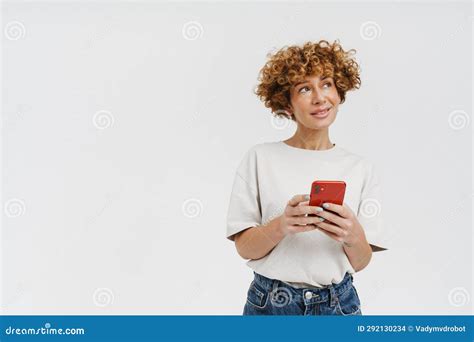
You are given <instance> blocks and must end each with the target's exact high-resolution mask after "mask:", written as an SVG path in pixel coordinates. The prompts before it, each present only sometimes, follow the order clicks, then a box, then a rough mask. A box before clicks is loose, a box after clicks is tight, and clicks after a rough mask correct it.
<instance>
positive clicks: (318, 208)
mask: <svg viewBox="0 0 474 342" xmlns="http://www.w3.org/2000/svg"><path fill="white" fill-rule="evenodd" d="M316 211H324V209H323V208H321V207H316Z"/></svg>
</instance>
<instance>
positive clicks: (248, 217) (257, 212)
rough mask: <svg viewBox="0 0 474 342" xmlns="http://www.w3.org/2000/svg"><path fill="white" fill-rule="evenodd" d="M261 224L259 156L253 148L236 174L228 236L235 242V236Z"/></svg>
mask: <svg viewBox="0 0 474 342" xmlns="http://www.w3.org/2000/svg"><path fill="white" fill-rule="evenodd" d="M261 222H262V210H261V204H260V196H259V189H258V173H257V155H256V151H255V149H254V148H253V149H250V150H249V151H248V152H247V153H246V154H245V156H244V158H243V159H242V161H241V162H240V165H239V167H238V168H237V171H236V173H235V178H234V183H233V186H232V192H231V195H230V203H229V209H228V213H227V233H226V236H227V238H228V239H229V240H231V241H234V237H235V236H234V234H236V233H239V232H241V231H243V230H245V229H247V228H250V227H255V226H258V225H260V224H261Z"/></svg>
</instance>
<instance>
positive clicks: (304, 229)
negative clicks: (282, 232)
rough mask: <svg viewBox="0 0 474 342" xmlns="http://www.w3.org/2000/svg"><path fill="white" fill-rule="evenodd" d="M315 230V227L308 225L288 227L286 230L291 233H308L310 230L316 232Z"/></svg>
mask: <svg viewBox="0 0 474 342" xmlns="http://www.w3.org/2000/svg"><path fill="white" fill-rule="evenodd" d="M316 229H318V227H316V226H315V225H313V224H308V225H304V226H297V225H292V226H288V230H290V231H292V232H293V233H303V232H309V231H310V230H316Z"/></svg>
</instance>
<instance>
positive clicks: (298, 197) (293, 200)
mask: <svg viewBox="0 0 474 342" xmlns="http://www.w3.org/2000/svg"><path fill="white" fill-rule="evenodd" d="M306 196H308V195H306V194H304V195H295V196H293V197H292V198H291V199H290V200H289V201H288V205H290V206H292V207H296V206H297V205H298V203H300V202H304V201H307V200H308V199H307V198H306Z"/></svg>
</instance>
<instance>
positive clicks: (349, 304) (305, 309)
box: [243, 272, 362, 316]
mask: <svg viewBox="0 0 474 342" xmlns="http://www.w3.org/2000/svg"><path fill="white" fill-rule="evenodd" d="M254 275H255V276H254V280H253V281H252V283H251V284H250V287H249V289H248V292H247V302H246V304H245V307H244V312H243V314H244V315H245V316H247V315H342V316H347V315H362V311H361V308H360V300H359V295H358V294H357V290H356V289H355V287H354V285H353V284H352V280H353V278H352V275H351V274H349V273H347V272H346V274H345V275H344V279H342V281H341V282H340V283H338V284H332V285H327V286H325V287H323V288H314V287H312V288H300V289H298V288H294V287H292V286H290V285H288V284H285V283H283V282H281V281H279V280H276V279H269V278H267V277H264V276H262V275H261V274H258V273H256V272H254Z"/></svg>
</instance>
